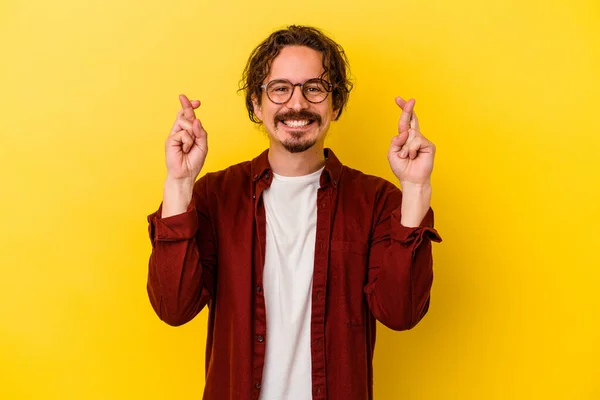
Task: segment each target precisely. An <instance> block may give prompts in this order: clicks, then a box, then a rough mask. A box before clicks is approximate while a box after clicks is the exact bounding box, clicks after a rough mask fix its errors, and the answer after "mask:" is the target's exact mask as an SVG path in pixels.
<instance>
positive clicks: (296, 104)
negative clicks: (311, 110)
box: [286, 85, 310, 111]
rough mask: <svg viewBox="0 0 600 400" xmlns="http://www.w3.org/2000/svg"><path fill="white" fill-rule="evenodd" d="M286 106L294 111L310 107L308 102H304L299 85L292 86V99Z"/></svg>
mask: <svg viewBox="0 0 600 400" xmlns="http://www.w3.org/2000/svg"><path fill="white" fill-rule="evenodd" d="M296 89H298V90H296ZM286 106H287V107H288V108H291V109H292V110H296V111H300V110H304V109H307V108H308V107H309V106H310V104H309V103H308V100H306V98H305V97H304V94H302V87H300V85H295V86H294V88H293V89H292V97H291V98H290V99H289V100H288V102H287V104H286Z"/></svg>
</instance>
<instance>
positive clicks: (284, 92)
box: [267, 81, 294, 103]
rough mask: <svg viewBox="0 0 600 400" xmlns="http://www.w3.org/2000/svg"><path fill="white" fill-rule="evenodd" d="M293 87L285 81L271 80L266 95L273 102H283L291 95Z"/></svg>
mask: <svg viewBox="0 0 600 400" xmlns="http://www.w3.org/2000/svg"><path fill="white" fill-rule="evenodd" d="M293 89H294V87H293V86H292V85H291V84H290V83H289V82H287V81H271V82H269V85H268V86H267V96H269V99H271V101H272V102H274V103H285V102H286V101H288V100H289V99H290V97H291V96H292V90H293Z"/></svg>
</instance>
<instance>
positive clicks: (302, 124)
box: [279, 119, 315, 131]
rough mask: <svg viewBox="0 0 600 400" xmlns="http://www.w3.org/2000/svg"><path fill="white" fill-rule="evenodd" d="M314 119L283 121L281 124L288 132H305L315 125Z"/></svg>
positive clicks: (280, 121)
mask: <svg viewBox="0 0 600 400" xmlns="http://www.w3.org/2000/svg"><path fill="white" fill-rule="evenodd" d="M314 122H315V120H314V119H281V120H279V123H280V124H281V125H283V126H284V127H285V128H287V129H288V130H294V131H303V130H307V129H309V128H310V127H311V126H312V125H314Z"/></svg>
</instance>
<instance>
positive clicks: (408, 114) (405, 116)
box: [396, 98, 415, 133]
mask: <svg viewBox="0 0 600 400" xmlns="http://www.w3.org/2000/svg"><path fill="white" fill-rule="evenodd" d="M400 100H402V99H401V98H398V99H397V100H396V104H398V106H400V108H402V115H400V121H399V122H398V131H399V133H402V132H405V131H407V130H408V129H409V128H410V127H411V120H412V116H413V107H414V105H415V100H414V99H411V100H409V101H406V102H403V101H400ZM402 103H404V104H402Z"/></svg>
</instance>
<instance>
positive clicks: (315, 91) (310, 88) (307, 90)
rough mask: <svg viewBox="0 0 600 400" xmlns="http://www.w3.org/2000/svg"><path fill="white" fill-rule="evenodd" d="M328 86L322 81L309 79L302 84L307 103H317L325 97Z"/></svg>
mask: <svg viewBox="0 0 600 400" xmlns="http://www.w3.org/2000/svg"><path fill="white" fill-rule="evenodd" d="M327 93H329V85H328V84H327V82H325V81H323V80H322V79H311V80H309V81H306V83H304V96H306V98H307V99H308V100H309V101H312V102H315V103H319V102H321V101H323V100H325V98H326V97H327Z"/></svg>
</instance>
